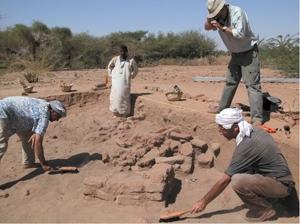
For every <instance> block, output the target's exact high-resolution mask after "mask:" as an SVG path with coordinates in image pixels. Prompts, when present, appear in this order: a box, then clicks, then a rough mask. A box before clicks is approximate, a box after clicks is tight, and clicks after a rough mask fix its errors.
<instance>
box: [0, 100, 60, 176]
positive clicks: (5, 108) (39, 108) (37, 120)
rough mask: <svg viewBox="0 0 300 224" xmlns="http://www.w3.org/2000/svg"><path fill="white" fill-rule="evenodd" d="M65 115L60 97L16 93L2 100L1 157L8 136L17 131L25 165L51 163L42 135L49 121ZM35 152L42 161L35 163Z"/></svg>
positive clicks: (34, 165)
mask: <svg viewBox="0 0 300 224" xmlns="http://www.w3.org/2000/svg"><path fill="white" fill-rule="evenodd" d="M62 117H66V108H65V106H64V104H63V103H62V102H60V101H57V100H54V101H50V102H46V101H45V100H41V99H35V98H30V97H21V96H13V97H7V98H4V99H2V100H0V161H1V158H2V157H3V155H4V153H5V152H6V150H7V147H8V139H9V138H10V136H12V135H13V134H17V135H18V136H19V137H20V140H21V142H22V157H23V166H24V168H34V167H38V166H42V168H43V169H44V170H45V171H46V170H49V169H50V166H49V165H48V163H47V162H46V160H45V157H44V149H43V137H44V134H45V132H46V130H47V127H48V124H49V121H51V122H52V121H58V120H59V119H60V118H62ZM35 154H36V156H37V157H38V159H39V162H40V164H37V163H35Z"/></svg>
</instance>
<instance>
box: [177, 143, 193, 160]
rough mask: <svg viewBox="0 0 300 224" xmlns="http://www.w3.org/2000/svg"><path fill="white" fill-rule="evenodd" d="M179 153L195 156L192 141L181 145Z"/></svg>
mask: <svg viewBox="0 0 300 224" xmlns="http://www.w3.org/2000/svg"><path fill="white" fill-rule="evenodd" d="M179 153H180V154H181V155H184V156H190V157H193V156H194V149H193V147H192V145H191V144H190V143H185V144H182V145H181V146H180V147H179Z"/></svg>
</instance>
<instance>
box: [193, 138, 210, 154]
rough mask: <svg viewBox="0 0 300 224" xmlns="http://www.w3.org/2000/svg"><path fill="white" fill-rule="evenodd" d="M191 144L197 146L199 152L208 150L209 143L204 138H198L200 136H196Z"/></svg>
mask: <svg viewBox="0 0 300 224" xmlns="http://www.w3.org/2000/svg"><path fill="white" fill-rule="evenodd" d="M191 144H192V146H193V147H194V148H195V150H196V152H197V154H200V153H206V151H207V149H208V145H207V143H206V142H205V141H203V140H200V139H198V138H194V139H193V140H192V141H191Z"/></svg>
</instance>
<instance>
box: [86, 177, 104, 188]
mask: <svg viewBox="0 0 300 224" xmlns="http://www.w3.org/2000/svg"><path fill="white" fill-rule="evenodd" d="M104 183H105V178H102V177H95V176H90V177H86V178H85V179H84V180H83V184H84V185H86V186H90V187H93V188H101V187H103V185H104Z"/></svg>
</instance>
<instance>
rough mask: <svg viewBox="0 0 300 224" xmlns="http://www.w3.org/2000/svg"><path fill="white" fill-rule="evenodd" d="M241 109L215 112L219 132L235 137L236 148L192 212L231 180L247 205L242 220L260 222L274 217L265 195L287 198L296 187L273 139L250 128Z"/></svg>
mask: <svg viewBox="0 0 300 224" xmlns="http://www.w3.org/2000/svg"><path fill="white" fill-rule="evenodd" d="M241 112H242V111H241V110H240V109H236V108H227V109H224V110H222V111H221V112H220V113H219V114H217V115H216V123H217V124H218V125H219V131H220V133H221V134H222V135H223V136H224V137H225V138H227V139H228V140H231V139H235V141H236V144H237V147H236V149H235V151H234V153H233V156H232V160H231V163H230V165H229V167H228V168H227V170H226V171H225V174H224V176H223V177H222V178H221V179H220V180H219V181H218V182H217V183H216V184H215V185H214V186H213V187H212V188H211V189H210V191H209V192H208V193H207V194H206V195H205V196H204V197H203V198H201V199H200V200H199V201H198V202H197V203H195V205H194V206H193V208H192V212H193V213H197V212H201V211H203V210H204V209H205V207H206V206H207V205H208V204H209V203H210V202H211V201H212V200H213V199H215V198H216V197H217V196H218V195H219V194H221V193H222V192H223V190H224V189H225V188H226V187H227V185H228V184H229V183H230V182H231V185H232V188H233V190H234V191H235V192H236V193H237V195H238V196H239V197H240V199H241V200H242V201H243V202H244V203H245V205H246V207H247V208H249V211H248V212H247V213H246V217H245V219H246V220H247V221H249V222H263V221H265V220H268V219H271V218H273V217H275V216H276V211H275V209H274V208H273V206H272V204H271V203H270V200H269V198H272V199H280V198H281V199H282V198H287V197H288V196H289V195H290V194H291V193H292V192H295V191H296V190H295V187H294V182H293V178H292V175H291V172H290V170H289V167H288V165H287V162H286V160H285V158H284V157H283V155H282V153H281V152H280V150H279V148H278V147H277V145H276V143H275V141H274V140H273V138H272V137H271V136H270V135H269V134H268V133H267V132H265V131H264V130H263V129H260V128H253V127H252V126H251V125H250V124H249V123H248V122H246V121H245V120H244V119H243V117H242V113H241ZM296 195H297V194H296ZM296 197H297V196H296Z"/></svg>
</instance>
